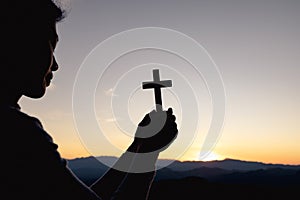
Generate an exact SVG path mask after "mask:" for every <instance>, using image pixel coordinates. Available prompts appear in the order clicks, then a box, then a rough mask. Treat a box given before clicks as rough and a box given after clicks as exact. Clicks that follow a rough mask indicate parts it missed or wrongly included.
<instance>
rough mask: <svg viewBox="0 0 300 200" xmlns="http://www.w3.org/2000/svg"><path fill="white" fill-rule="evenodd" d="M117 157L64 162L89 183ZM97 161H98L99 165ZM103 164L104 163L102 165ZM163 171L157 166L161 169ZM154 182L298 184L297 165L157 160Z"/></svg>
mask: <svg viewBox="0 0 300 200" xmlns="http://www.w3.org/2000/svg"><path fill="white" fill-rule="evenodd" d="M116 160H117V157H111V156H99V157H97V158H95V157H85V158H76V159H72V160H68V166H69V168H70V169H71V170H72V171H73V172H74V173H75V174H76V175H77V176H78V177H79V178H80V179H81V180H82V181H84V182H86V183H87V184H91V183H92V182H94V181H95V180H96V179H98V178H99V177H101V176H102V175H103V174H104V173H105V172H106V171H107V169H108V166H111V165H113V163H114V162H115V161H116ZM99 161H101V162H99ZM103 163H104V164H103ZM166 163H167V164H169V165H167V166H166V167H164V168H161V167H160V166H165V164H166ZM157 166H158V169H159V170H157V175H156V178H155V180H156V181H159V180H167V179H182V178H186V177H201V178H205V179H207V180H208V181H215V182H224V183H267V184H273V182H274V181H275V183H277V182H276V180H278V179H280V180H281V181H280V182H278V183H280V184H290V183H291V184H293V183H300V165H285V164H267V163H262V162H253V161H242V160H235V159H224V160H216V161H174V160H163V159H162V160H158V161H157Z"/></svg>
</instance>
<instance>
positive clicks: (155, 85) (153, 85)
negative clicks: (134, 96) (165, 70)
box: [142, 69, 172, 111]
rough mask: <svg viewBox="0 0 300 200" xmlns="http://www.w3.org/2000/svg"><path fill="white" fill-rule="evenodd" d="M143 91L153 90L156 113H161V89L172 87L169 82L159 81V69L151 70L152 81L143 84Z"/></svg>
mask: <svg viewBox="0 0 300 200" xmlns="http://www.w3.org/2000/svg"><path fill="white" fill-rule="evenodd" d="M142 86H143V89H154V96H155V104H156V111H162V110H163V108H162V96H161V88H165V87H172V81H171V80H163V81H162V80H160V77H159V69H153V81H149V82H143V83H142Z"/></svg>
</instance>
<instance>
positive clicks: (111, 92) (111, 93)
mask: <svg viewBox="0 0 300 200" xmlns="http://www.w3.org/2000/svg"><path fill="white" fill-rule="evenodd" d="M104 93H105V95H106V96H112V97H113V96H114V97H115V96H118V95H116V94H115V93H114V89H113V88H110V89H108V90H106V91H104Z"/></svg>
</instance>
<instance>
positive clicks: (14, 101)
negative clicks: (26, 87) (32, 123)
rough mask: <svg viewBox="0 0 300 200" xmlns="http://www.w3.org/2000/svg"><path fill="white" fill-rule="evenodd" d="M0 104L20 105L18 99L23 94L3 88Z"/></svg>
mask: <svg viewBox="0 0 300 200" xmlns="http://www.w3.org/2000/svg"><path fill="white" fill-rule="evenodd" d="M1 93H2V95H1V96H2V97H1V98H0V105H5V106H13V107H18V106H17V105H18V101H19V99H20V98H21V96H22V95H18V94H16V93H13V92H11V91H8V90H2V92H1Z"/></svg>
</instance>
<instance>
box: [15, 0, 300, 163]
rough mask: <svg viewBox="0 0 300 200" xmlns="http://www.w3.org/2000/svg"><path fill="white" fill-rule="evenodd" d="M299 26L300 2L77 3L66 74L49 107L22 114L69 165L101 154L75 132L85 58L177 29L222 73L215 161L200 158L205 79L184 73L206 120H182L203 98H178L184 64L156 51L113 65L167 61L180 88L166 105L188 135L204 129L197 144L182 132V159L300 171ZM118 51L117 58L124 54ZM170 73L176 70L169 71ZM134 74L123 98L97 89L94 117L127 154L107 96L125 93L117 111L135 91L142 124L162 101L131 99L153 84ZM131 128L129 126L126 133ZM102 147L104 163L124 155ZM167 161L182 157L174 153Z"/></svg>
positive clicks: (168, 94)
mask: <svg viewBox="0 0 300 200" xmlns="http://www.w3.org/2000/svg"><path fill="white" fill-rule="evenodd" d="M299 19H300V1H294V0H281V1H279V0H253V1H246V0H236V1H233V0H218V1H216V0H209V1H208V0H207V1H204V0H199V1H192V0H186V1H179V0H164V1H161V0H160V1H159V0H153V1H146V0H140V1H133V0H111V1H98V0H85V1H80V0H73V1H71V4H70V11H69V13H68V15H67V17H66V18H65V19H64V20H63V21H62V22H60V23H58V25H57V31H58V35H59V38H60V39H59V43H58V45H57V49H56V50H55V55H56V59H57V61H58V63H59V65H60V69H59V70H58V71H57V72H55V74H54V80H53V82H52V85H51V87H49V88H48V91H47V93H46V95H45V96H44V97H43V98H42V99H38V100H32V99H28V98H26V97H23V98H22V99H21V102H20V105H21V107H22V110H23V111H25V112H27V113H29V114H31V115H33V116H36V117H38V118H39V119H40V120H41V121H42V123H43V125H44V128H45V129H46V130H47V131H48V132H49V134H50V135H51V136H52V137H53V139H54V141H55V143H57V144H58V145H59V151H60V153H61V155H62V156H63V157H65V158H75V157H83V156H89V155H91V154H92V155H93V154H94V152H91V149H90V147H87V146H86V143H85V141H83V137H82V136H83V135H84V133H82V132H80V133H78V132H77V130H76V124H75V121H74V118H73V110H72V94H73V87H74V84H75V81H76V80H75V79H76V74H77V73H78V70H79V68H80V66H81V65H82V64H83V61H84V59H85V58H87V56H88V55H89V54H90V52H91V51H92V50H93V49H94V48H95V47H96V46H97V45H98V44H99V43H101V42H102V41H104V40H105V39H107V38H109V37H110V36H112V35H115V34H118V33H120V32H122V31H126V30H130V29H135V28H141V27H161V28H166V29H171V30H175V31H178V32H181V33H184V34H186V35H187V36H189V37H191V38H193V39H194V40H195V41H197V42H198V43H199V44H201V45H202V46H203V47H204V48H205V50H206V51H207V52H208V54H209V55H210V56H211V58H212V59H213V61H214V63H215V64H216V66H217V67H218V70H219V72H220V75H221V77H222V80H223V84H224V88H225V91H226V102H225V108H226V115H225V120H224V124H223V129H222V131H221V132H220V136H219V137H218V140H217V141H215V146H214V148H213V149H212V153H211V154H210V155H208V156H207V157H206V158H200V157H199V155H200V152H201V148H202V145H203V142H204V140H205V137H206V134H207V131H208V127H209V122H210V118H211V115H212V109H211V108H212V106H213V105H211V100H210V99H209V98H210V96H209V93H208V92H207V91H206V88H205V84H204V82H203V80H201V79H196V78H195V79H194V78H193V77H192V75H193V73H192V71H188V70H186V74H184V76H185V78H186V79H187V80H190V81H191V83H190V85H191V87H192V88H193V89H195V90H196V91H198V90H199V91H200V92H199V96H200V98H201V97H202V98H201V99H200V100H199V99H198V100H199V101H198V102H197V103H198V106H199V115H198V116H197V117H193V114H194V113H191V116H192V117H193V119H187V118H184V117H182V116H184V115H182V113H183V112H184V111H186V110H187V112H190V111H189V110H191V112H192V110H195V109H194V107H192V105H193V103H191V104H190V107H188V103H187V102H190V101H195V99H194V100H192V99H193V98H194V97H193V96H189V95H190V93H188V92H187V91H186V93H185V94H184V95H180V94H178V98H175V97H176V94H177V92H179V91H182V90H180V87H179V86H182V87H183V86H184V84H185V83H184V82H181V81H180V80H181V79H180V76H179V75H178V74H177V75H178V78H176V73H174V70H175V69H177V70H180V67H178V66H177V68H176V65H181V63H180V62H181V61H180V60H178V61H176V58H174V59H173V58H172V57H171V56H170V55H168V53H160V54H159V55H158V54H157V52H155V51H153V52H152V51H150V50H149V51H142V52H136V53H135V54H131V55H127V57H124V59H123V60H119V63H117V62H116V63H114V64H115V66H114V67H115V68H118V67H119V68H120V67H121V66H123V65H127V67H128V68H126V69H129V70H131V68H130V66H131V65H130V63H132V62H133V61H138V60H139V59H142V58H141V57H143V56H147V58H145V59H148V61H149V62H150V61H151V59H153V60H154V61H155V60H156V59H158V57H159V58H160V59H165V60H164V61H165V62H162V63H160V64H161V65H157V66H158V67H161V72H162V73H161V77H162V78H164V79H172V80H173V83H174V87H173V88H170V89H166V90H164V91H163V94H164V95H165V96H164V100H165V106H166V107H173V108H174V113H175V114H176V116H177V117H178V118H177V121H178V125H179V127H184V126H188V123H192V122H193V120H199V121H200V125H199V129H198V130H197V132H196V133H195V135H196V137H195V138H194V140H193V141H191V138H190V137H188V135H189V134H193V133H187V131H186V132H180V131H179V138H178V142H177V143H175V144H174V145H173V147H172V148H174V150H175V151H176V148H180V143H182V142H187V143H191V145H190V146H189V148H188V149H187V151H186V152H184V154H182V156H180V157H178V158H176V159H179V160H199V159H202V160H210V159H224V158H233V159H241V160H248V161H261V162H266V163H283V164H300V145H299V142H300V60H299V54H300V38H299V35H300V20H299ZM111 48H112V50H114V49H115V48H119V46H118V45H116V46H112V47H111ZM168 56H169V57H168ZM154 58H155V59H154ZM167 58H169V60H167ZM95 62H96V61H95ZM137 63H138V62H137ZM135 64H136V63H135ZM139 64H142V63H139ZM166 65H167V66H169V68H168V67H164V66H166ZM182 65H183V64H182ZM133 66H134V65H133ZM99 67H100V68H101V66H99ZM103 67H104V66H103ZM112 67H113V66H112ZM147 67H149V69H150V68H151V66H147ZM172 67H174V70H173V71H172V69H171V68H172ZM133 69H134V68H132V70H133ZM141 69H142V68H141ZM147 69H148V68H147ZM181 69H183V67H182V68H181ZM185 69H187V68H185ZM134 72H135V73H136V74H135V75H134V74H131V76H129V75H128V77H126V76H124V77H123V79H122V85H123V89H122V88H121V89H119V93H118V92H117V91H113V90H111V89H112V87H110V85H109V84H107V85H105V84H104V85H102V86H101V85H100V86H98V89H99V90H97V91H96V92H95V101H96V102H98V103H95V113H96V115H97V116H98V115H99V116H100V117H99V119H98V118H97V119H95V120H96V121H98V122H99V123H100V124H101V126H103V127H102V128H103V130H105V132H106V135H107V136H108V137H109V140H110V141H111V142H112V143H113V144H114V145H116V146H117V147H118V148H120V149H125V148H126V146H128V145H129V144H130V141H131V138H130V137H128V136H124V135H122V133H120V134H119V133H118V131H117V130H115V126H114V125H113V123H114V121H115V120H116V119H118V118H121V115H122V113H119V114H118V113H115V116H114V117H115V118H109V116H108V117H107V118H105V119H103V118H101V116H102V114H101V112H103V109H105V108H103V105H105V104H104V103H102V101H103V99H101V95H102V96H103V95H105V94H107V95H111V96H113V95H114V93H115V92H116V96H117V95H120V96H119V97H120V98H119V99H118V98H116V102H115V103H116V105H119V102H121V103H122V102H125V101H126V103H127V101H128V99H122V98H121V97H122V95H121V94H120V93H122V91H123V92H124V95H125V96H126V94H129V93H133V92H135V93H133V95H132V96H133V97H132V99H130V101H129V103H128V108H126V110H128V112H129V116H130V117H131V119H130V120H131V122H132V123H133V124H135V125H136V124H137V123H138V122H139V121H140V120H141V119H142V117H143V115H144V114H145V113H146V112H150V111H151V108H152V107H151V106H152V103H153V99H152V96H153V92H151V91H145V92H143V91H142V90H141V89H139V88H138V89H136V91H133V90H132V91H128V93H127V91H125V89H124V88H129V90H130V88H131V86H130V84H134V83H141V82H142V81H147V80H151V79H152V75H151V71H150V70H145V71H143V70H142V71H134ZM143 72H144V73H143ZM113 75H115V76H116V77H113ZM99 76H100V75H99ZM117 76H118V74H117V73H116V71H114V70H112V71H111V72H108V73H107V77H104V79H107V80H110V81H111V84H112V86H113V84H114V79H116V80H117V78H118V77H117ZM119 76H121V75H119ZM189 76H191V77H192V78H190V77H189ZM204 79H205V77H204ZM197 81H199V83H198V82H197ZM103 82H104V83H107V82H105V81H103ZM108 82H109V81H108ZM81 84H84V83H81ZM99 84H101V80H100V82H99ZM127 84H128V85H127ZM176 84H177V86H176ZM87 85H88V84H87ZM133 87H135V86H133ZM201 91H203V94H202V93H201ZM200 93H201V94H200ZM82 106H84V105H82ZM181 108H182V111H183V112H181V110H180V109H181ZM82 117H83V118H84V116H82ZM101 120H102V122H101ZM103 120H104V121H105V124H103ZM119 125H120V124H119ZM121 125H122V124H121ZM126 125H128V124H125V125H124V126H126ZM86 126H89V124H86ZM125 129H126V128H125ZM131 129H132V126H129V127H128V130H131ZM187 130H188V129H187ZM131 131H132V130H131ZM129 132H130V131H129ZM88 134H89V133H88ZM95 134H97V133H95ZM132 134H133V133H132ZM185 136H186V137H185ZM94 145H95V146H96V148H97V151H96V152H98V151H99V155H100V154H101V153H100V152H102V154H101V155H116V156H118V155H119V154H118V152H117V151H111V152H108V151H107V150H105V144H104V143H103V142H102V141H100V140H99V141H97V140H94ZM180 151H182V150H180ZM97 154H98V153H97ZM94 156H95V155H94ZM163 156H165V157H166V158H174V157H172V154H168V153H166V154H165V155H163ZM168 156H170V157H168Z"/></svg>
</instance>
